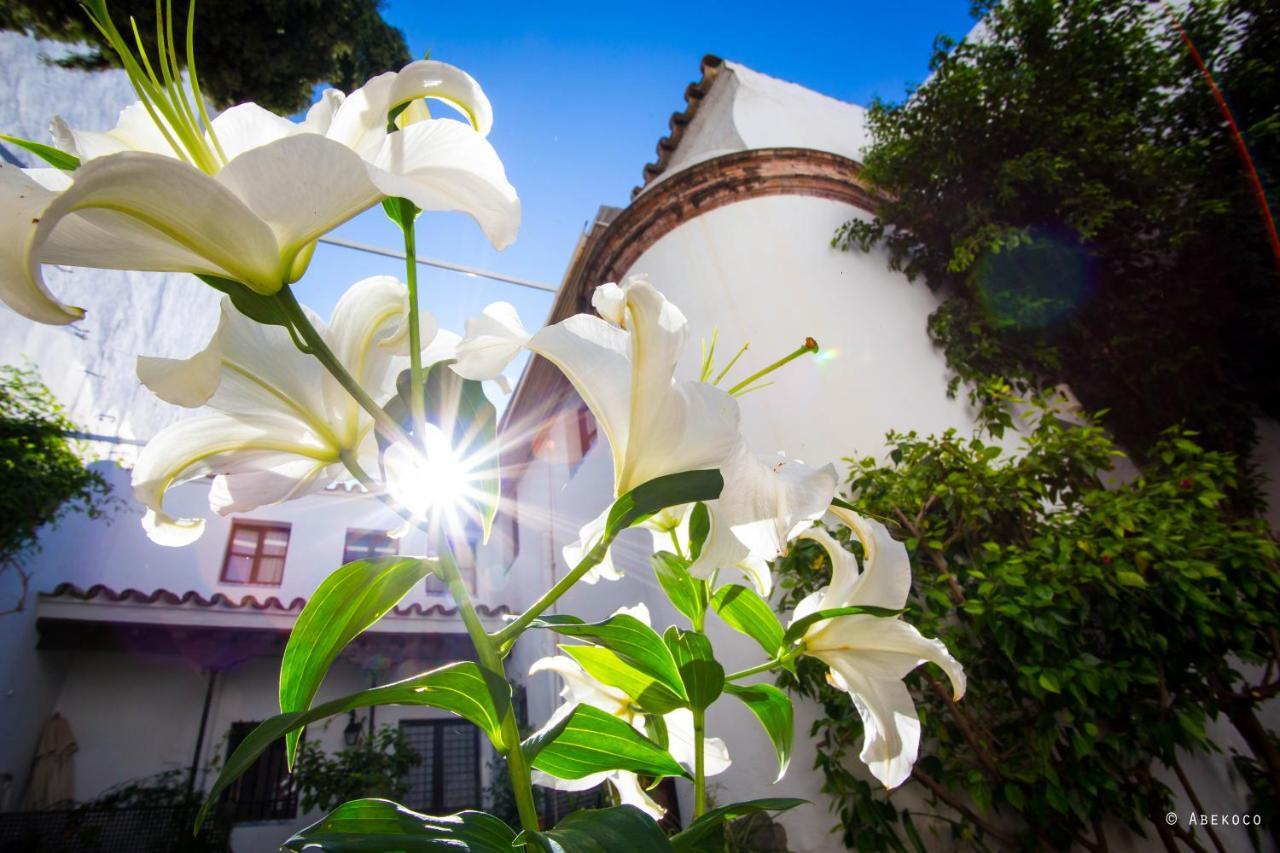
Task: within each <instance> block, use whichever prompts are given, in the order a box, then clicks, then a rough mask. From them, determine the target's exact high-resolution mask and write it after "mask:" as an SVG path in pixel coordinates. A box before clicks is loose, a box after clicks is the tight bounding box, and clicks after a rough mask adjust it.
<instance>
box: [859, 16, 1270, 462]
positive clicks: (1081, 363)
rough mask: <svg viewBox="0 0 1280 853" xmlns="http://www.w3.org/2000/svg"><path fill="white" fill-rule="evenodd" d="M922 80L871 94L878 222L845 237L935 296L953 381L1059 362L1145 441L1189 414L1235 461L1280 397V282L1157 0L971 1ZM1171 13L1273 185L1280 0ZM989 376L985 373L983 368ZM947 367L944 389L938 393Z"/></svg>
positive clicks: (1044, 372)
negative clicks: (903, 91)
mask: <svg viewBox="0 0 1280 853" xmlns="http://www.w3.org/2000/svg"><path fill="white" fill-rule="evenodd" d="M975 14H976V15H981V16H982V24H981V30H980V35H978V36H977V37H974V38H967V39H966V40H964V41H963V42H960V43H958V44H957V43H954V42H952V41H950V40H948V39H945V38H943V39H939V41H938V43H937V44H936V46H935V52H934V56H933V59H932V64H931V68H932V70H933V75H932V76H931V77H930V78H929V80H928V81H927V82H926V83H924V84H923V85H921V86H919V87H918V88H917V89H915V91H914V92H912V93H911V95H910V97H909V98H908V99H907V100H905V101H904V102H902V103H897V104H894V103H885V102H876V103H875V104H873V106H872V107H871V110H870V113H869V122H870V129H871V132H872V136H873V143H872V145H871V146H870V148H869V150H868V152H867V154H866V158H865V160H866V162H865V171H864V173H863V177H865V178H866V179H868V180H870V181H871V182H872V183H873V184H874V185H875V186H877V187H879V188H880V189H881V190H882V191H883V192H884V201H883V204H882V206H881V208H880V211H879V215H878V217H877V218H875V219H874V220H872V221H870V222H859V221H854V222H850V223H848V224H846V225H845V226H844V227H843V228H842V229H841V230H840V231H839V232H838V233H837V235H836V238H835V242H836V243H837V244H838V245H841V246H844V247H848V248H854V247H859V248H862V249H867V248H870V247H871V246H873V245H877V244H878V245H883V246H884V247H885V248H887V250H888V253H889V256H890V261H891V264H892V266H893V267H894V268H896V269H901V270H903V271H905V272H906V273H907V274H908V275H910V276H912V277H915V276H922V277H923V278H924V279H925V280H926V281H927V282H928V284H929V285H930V286H931V287H934V288H937V289H939V290H940V291H941V292H942V293H944V294H946V295H947V297H948V298H947V299H946V301H945V302H944V303H943V304H942V306H941V307H940V308H939V309H938V310H937V311H936V312H935V313H934V315H933V316H932V317H931V318H930V321H929V332H930V334H931V335H932V337H933V338H934V339H935V340H936V341H937V342H939V343H940V344H941V345H942V346H943V348H944V349H945V352H946V354H947V358H948V361H949V363H950V366H951V367H952V369H953V370H954V371H955V375H956V378H957V380H960V379H965V380H981V379H982V378H983V377H988V376H999V377H1006V378H1010V379H1012V381H1013V382H1014V383H1015V384H1016V385H1018V386H1020V387H1021V388H1023V389H1024V390H1025V389H1028V388H1031V387H1037V386H1038V387H1048V386H1051V385H1054V384H1057V383H1059V382H1063V381H1066V382H1068V383H1069V384H1070V386H1071V388H1072V390H1073V391H1074V392H1075V393H1076V394H1077V395H1078V397H1079V398H1080V399H1081V400H1082V401H1083V402H1084V403H1085V405H1086V406H1087V407H1088V408H1090V409H1093V410H1098V409H1103V408H1105V409H1108V410H1109V414H1108V415H1107V418H1106V423H1107V425H1108V426H1109V427H1111V428H1112V429H1113V430H1114V431H1115V432H1116V434H1117V436H1118V437H1119V438H1120V440H1121V441H1122V442H1123V443H1124V444H1125V446H1126V447H1127V448H1128V449H1129V450H1130V451H1132V452H1134V453H1135V454H1136V455H1137V456H1138V457H1139V458H1145V456H1146V455H1147V452H1148V450H1149V449H1150V448H1151V446H1152V445H1153V444H1155V443H1156V442H1158V441H1159V440H1160V436H1161V435H1162V433H1163V431H1164V430H1166V429H1168V428H1169V427H1171V426H1174V425H1176V424H1180V423H1184V424H1186V425H1188V426H1189V427H1191V428H1193V429H1196V430H1198V431H1199V432H1200V433H1201V435H1202V440H1203V441H1204V442H1205V443H1207V444H1208V445H1209V446H1212V447H1215V448H1218V449H1226V450H1231V451H1234V452H1235V453H1236V454H1237V456H1238V458H1241V459H1242V460H1244V459H1246V458H1247V454H1248V451H1249V450H1250V449H1251V447H1252V445H1253V443H1254V440H1255V428H1254V418H1256V417H1257V416H1259V415H1269V416H1272V417H1276V416H1280V374H1277V372H1276V371H1275V370H1273V369H1271V366H1272V365H1274V364H1276V363H1280V336H1277V335H1276V334H1275V329H1276V328H1280V278H1278V276H1277V272H1278V268H1277V259H1276V258H1273V257H1272V253H1271V251H1270V248H1269V245H1268V239H1267V235H1266V221H1265V219H1264V218H1263V217H1261V216H1260V214H1259V209H1258V207H1257V204H1256V201H1255V199H1254V197H1253V195H1252V188H1251V183H1250V181H1249V180H1248V179H1247V177H1246V172H1245V170H1244V169H1243V168H1242V165H1241V161H1240V159H1239V157H1238V154H1237V152H1236V150H1235V148H1234V145H1233V140H1232V136H1231V134H1230V133H1229V132H1228V129H1227V127H1226V124H1225V122H1224V119H1223V116H1222V114H1221V112H1220V111H1219V109H1218V106H1217V104H1216V103H1215V101H1214V99H1213V97H1212V96H1211V93H1210V90H1209V88H1208V85H1207V84H1206V82H1205V80H1204V79H1203V77H1202V76H1201V74H1200V72H1199V70H1198V69H1197V68H1196V66H1195V64H1194V62H1193V60H1192V58H1191V55H1190V53H1189V51H1188V50H1187V48H1186V46H1185V45H1184V44H1183V42H1182V39H1181V35H1180V32H1179V30H1178V28H1177V26H1175V24H1174V22H1173V20H1172V17H1171V15H1170V14H1169V12H1168V10H1167V8H1166V7H1165V6H1164V5H1163V4H1159V3H1155V4H1153V3H1149V2H1146V0H1007V1H1006V2H1002V3H998V4H996V3H988V2H979V3H977V4H975ZM1180 14H1183V16H1184V20H1183V24H1185V27H1186V30H1187V32H1188V33H1189V34H1190V36H1191V37H1192V39H1193V40H1194V42H1195V43H1196V45H1197V46H1198V47H1199V49H1200V52H1201V53H1202V54H1203V55H1204V56H1205V57H1206V60H1207V62H1208V65H1209V67H1210V68H1211V69H1212V71H1213V73H1214V75H1215V77H1216V79H1217V81H1218V84H1219V85H1220V87H1221V88H1222V90H1223V91H1224V92H1225V93H1226V97H1227V98H1228V99H1229V100H1230V102H1231V103H1232V106H1233V107H1234V110H1235V114H1236V117H1237V119H1238V121H1239V124H1240V127H1241V128H1242V130H1243V133H1244V137H1245V139H1246V140H1247V142H1248V143H1249V146H1250V148H1251V150H1252V152H1253V156H1254V159H1255V161H1256V163H1257V165H1258V168H1259V170H1260V172H1261V174H1262V176H1263V179H1264V181H1266V180H1268V179H1274V178H1275V177H1276V175H1277V174H1280V172H1278V171H1277V170H1278V169H1280V156H1278V155H1280V5H1277V4H1275V3H1269V2H1265V0H1199V2H1193V3H1192V4H1190V7H1189V8H1188V9H1186V10H1185V11H1183V12H1181V13H1180ZM979 384H980V382H979ZM956 387H957V385H953V391H954V389H955V388H956Z"/></svg>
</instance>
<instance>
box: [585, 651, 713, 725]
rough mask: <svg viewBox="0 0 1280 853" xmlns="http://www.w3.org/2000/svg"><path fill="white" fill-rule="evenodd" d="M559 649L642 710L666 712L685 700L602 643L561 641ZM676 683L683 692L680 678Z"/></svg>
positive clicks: (650, 712)
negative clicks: (579, 644) (576, 643)
mask: <svg viewBox="0 0 1280 853" xmlns="http://www.w3.org/2000/svg"><path fill="white" fill-rule="evenodd" d="M659 642H661V641H659ZM560 649H561V650H562V651H563V652H564V653H565V654H567V655H568V656H569V657H571V658H573V659H574V660H575V661H577V662H578V665H579V666H581V667H582V668H583V669H584V670H586V672H587V674H588V675H590V676H591V677H592V678H594V679H595V680H596V681H599V682H600V683H602V684H607V685H609V686H610V687H616V688H618V689H619V690H621V691H622V692H623V693H626V694H627V695H628V696H630V697H631V698H632V699H633V700H634V701H635V703H636V705H637V706H639V707H640V709H641V710H643V711H645V712H646V713H649V714H667V713H670V712H671V711H674V710H675V709H677V708H683V707H685V705H686V704H687V703H688V699H687V697H685V696H682V695H680V694H679V693H676V691H675V690H674V689H672V688H671V687H669V686H668V685H667V684H665V683H664V682H662V681H659V680H658V679H657V677H655V676H654V675H652V674H651V673H648V672H645V671H644V670H641V669H638V668H636V667H635V666H632V665H631V664H630V663H628V662H627V661H625V660H624V659H623V658H621V657H620V656H619V655H618V654H617V653H616V652H614V651H612V650H611V649H606V648H604V647H602V646H565V645H562V646H560ZM677 681H679V679H678V678H677ZM679 683H680V686H679V688H678V689H679V690H680V691H681V693H683V691H684V682H679Z"/></svg>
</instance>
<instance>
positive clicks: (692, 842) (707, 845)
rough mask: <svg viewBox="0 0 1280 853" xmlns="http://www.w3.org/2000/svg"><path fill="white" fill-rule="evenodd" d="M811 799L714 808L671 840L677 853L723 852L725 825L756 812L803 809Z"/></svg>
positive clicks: (782, 799) (746, 803)
mask: <svg viewBox="0 0 1280 853" xmlns="http://www.w3.org/2000/svg"><path fill="white" fill-rule="evenodd" d="M807 802H808V800H796V799H791V798H788V797H773V798H769V799H762V800H747V801H745V802H741V803H732V804H730V805H727V806H720V807H719V808H714V809H711V810H710V811H708V812H707V813H706V814H704V815H703V816H702V817H700V818H698V819H697V820H695V821H694V822H693V823H691V824H689V826H687V827H686V828H685V829H684V831H683V832H678V833H676V834H675V835H673V836H672V837H671V847H672V849H674V850H675V851H677V853H722V851H723V850H724V824H725V822H726V821H731V820H734V819H736V818H740V817H745V816H746V815H749V814H754V813H756V812H766V811H767V812H782V811H786V810H787V809H794V808H795V807H796V806H802V805H804V804H805V803H807Z"/></svg>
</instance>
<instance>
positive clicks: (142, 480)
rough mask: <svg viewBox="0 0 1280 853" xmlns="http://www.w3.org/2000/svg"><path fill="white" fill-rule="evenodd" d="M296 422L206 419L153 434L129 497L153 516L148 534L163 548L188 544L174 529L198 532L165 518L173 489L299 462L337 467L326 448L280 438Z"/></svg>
mask: <svg viewBox="0 0 1280 853" xmlns="http://www.w3.org/2000/svg"><path fill="white" fill-rule="evenodd" d="M298 432H299V430H298V427H297V423H296V421H293V420H292V419H290V418H287V417H282V416H279V415H259V416H257V417H254V418H247V417H230V416H228V415H223V414H217V413H215V414H210V415H204V416H200V417H195V418H190V419H188V420H185V421H179V422H178V423H176V424H173V425H172V426H169V427H166V428H165V429H163V430H161V431H160V432H159V433H157V434H156V436H155V437H154V438H152V439H151V441H149V442H147V446H146V447H144V448H143V450H142V453H141V454H139V456H138V462H137V464H136V465H135V466H134V469H133V493H134V497H135V498H137V500H138V502H139V503H141V504H142V505H143V506H145V507H146V508H147V509H148V510H150V511H151V512H152V513H153V514H152V515H150V516H148V519H147V520H144V527H146V526H147V525H148V521H149V522H150V528H149V529H148V534H149V535H152V538H153V540H154V541H156V542H158V543H159V544H162V545H169V544H175V541H176V543H177V544H186V542H187V541H190V540H191V538H192V537H187V538H185V541H183V540H184V537H182V536H177V537H175V536H174V535H173V534H174V529H173V528H174V527H175V526H176V527H178V528H179V529H180V530H183V531H187V532H188V533H190V532H192V531H195V533H194V535H197V536H198V535H199V534H198V531H196V527H197V525H198V522H199V519H173V518H172V517H171V516H169V515H167V514H166V513H165V512H164V508H163V502H164V495H165V493H166V492H167V491H168V490H169V489H170V488H171V487H173V486H175V485H178V484H179V483H184V482H187V481H189V480H193V479H196V478H199V477H203V476H207V475H208V474H213V473H238V472H241V471H253V470H266V469H271V468H277V467H279V466H282V465H286V464H288V463H290V462H293V461H295V460H296V459H297V458H298V457H302V458H305V459H310V460H311V461H312V462H313V463H314V464H315V465H316V466H321V467H323V466H327V465H330V464H332V463H333V462H335V461H337V460H336V456H335V455H334V454H333V453H332V452H331V451H329V450H328V449H327V448H323V447H317V446H314V445H311V444H305V443H290V442H288V441H286V440H282V439H281V438H280V436H286V435H296V434H298Z"/></svg>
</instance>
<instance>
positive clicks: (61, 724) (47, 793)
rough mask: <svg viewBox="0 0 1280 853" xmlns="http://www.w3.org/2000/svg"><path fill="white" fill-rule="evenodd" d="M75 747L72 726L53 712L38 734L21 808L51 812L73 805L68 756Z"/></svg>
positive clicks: (73, 779)
mask: <svg viewBox="0 0 1280 853" xmlns="http://www.w3.org/2000/svg"><path fill="white" fill-rule="evenodd" d="M78 748H79V747H78V745H77V744H76V739H75V735H73V734H72V733H71V724H70V723H68V722H67V721H66V720H65V719H63V717H62V715H61V714H59V713H57V712H56V711H55V712H54V714H53V716H52V717H50V718H49V722H47V723H45V724H44V730H43V731H42V732H41V733H40V743H39V745H38V746H37V747H36V757H35V761H34V762H32V765H31V782H30V784H28V785H27V794H26V797H25V798H24V800H23V808H25V809H29V810H36V809H54V808H61V807H66V806H70V805H71V804H72V794H73V791H74V788H75V769H74V766H73V765H72V763H71V757H72V755H74V754H75V751H76V749H78Z"/></svg>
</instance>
